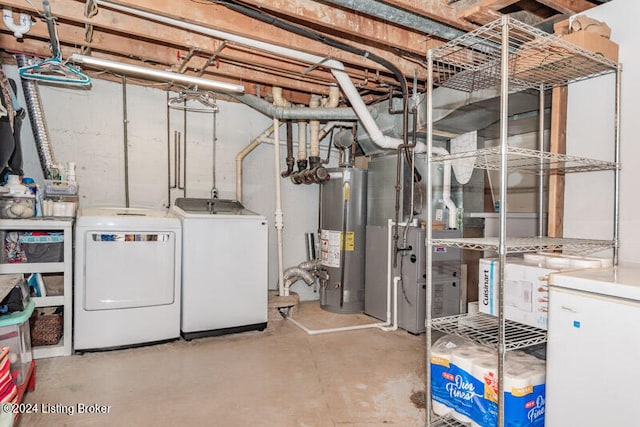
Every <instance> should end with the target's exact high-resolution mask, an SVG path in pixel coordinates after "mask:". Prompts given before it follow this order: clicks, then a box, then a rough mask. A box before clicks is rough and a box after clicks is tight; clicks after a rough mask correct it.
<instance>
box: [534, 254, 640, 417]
mask: <svg viewBox="0 0 640 427" xmlns="http://www.w3.org/2000/svg"><path fill="white" fill-rule="evenodd" d="M638 325H640V265H623V266H618V267H614V268H606V269H590V270H579V271H573V272H565V273H554V274H551V275H550V278H549V325H548V327H549V329H548V343H547V385H546V387H547V388H546V392H547V400H546V413H545V425H546V426H547V427H567V426H580V427H602V426H616V427H635V426H637V425H640V416H639V415H638V408H637V405H638V403H637V400H638V399H637V396H638V393H637V390H636V387H637V386H638V384H640V368H639V364H640V334H638Z"/></svg>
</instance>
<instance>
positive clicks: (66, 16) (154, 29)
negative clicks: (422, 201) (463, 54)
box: [0, 0, 416, 75]
mask: <svg viewBox="0 0 640 427" xmlns="http://www.w3.org/2000/svg"><path fill="white" fill-rule="evenodd" d="M50 3H51V8H52V12H53V14H54V15H55V16H56V17H57V18H58V19H59V22H60V24H59V26H60V25H64V24H65V21H70V22H75V23H78V24H82V25H84V24H92V25H94V27H95V28H102V29H104V30H105V31H110V32H119V33H122V34H124V35H127V36H129V38H130V39H129V40H128V41H126V42H125V43H124V45H123V48H127V47H129V46H133V45H135V44H136V43H137V42H138V40H140V39H147V40H154V41H155V42H157V43H161V44H169V45H172V46H178V45H180V46H183V48H184V49H185V50H189V48H191V47H196V48H199V49H201V50H204V51H209V52H213V51H215V49H216V47H217V46H218V45H219V44H220V40H217V39H214V38H212V37H209V36H206V35H202V34H198V33H194V32H190V31H186V30H182V29H178V28H175V27H171V26H167V25H164V24H159V23H157V22H152V21H149V20H145V19H141V18H137V17H135V16H131V15H126V14H122V13H118V12H115V11H112V10H109V9H107V8H104V7H101V8H100V9H99V12H98V14H97V15H96V16H95V17H93V18H91V19H89V18H86V17H85V16H84V12H83V8H84V1H69V0H50ZM147 3H155V2H153V1H152V2H147ZM158 3H159V2H158ZM176 3H180V4H182V3H183V2H176ZM172 4H173V2H172ZM189 4H193V5H198V6H199V7H201V8H202V7H204V6H215V7H216V8H218V9H210V10H208V13H205V12H204V11H203V10H200V12H201V13H203V16H206V17H208V16H216V17H217V19H218V21H222V22H226V21H225V16H226V15H227V14H230V13H233V14H234V15H235V16H233V19H231V18H229V21H231V22H237V23H238V26H237V27H236V26H233V25H231V24H229V22H226V27H221V26H219V25H217V22H218V21H216V22H214V24H216V25H213V27H215V28H219V29H221V30H224V31H227V32H234V33H237V29H238V28H249V29H250V31H251V32H255V34H262V35H264V31H263V30H265V31H266V29H265V28H263V27H266V28H268V29H269V31H270V32H271V33H270V35H271V36H272V39H271V40H265V41H268V42H270V43H274V44H282V43H280V42H283V41H287V42H288V43H289V46H288V47H292V48H295V49H298V50H303V51H308V52H310V53H314V54H317V55H320V56H331V57H332V58H334V59H337V60H339V61H342V62H343V63H344V64H345V66H346V67H347V70H346V71H347V72H348V73H350V74H351V71H352V70H353V69H354V67H357V68H359V69H360V70H362V69H368V70H369V71H371V72H374V73H375V72H383V73H384V72H387V70H386V69H384V67H382V66H380V65H378V64H376V63H374V62H372V61H368V60H366V59H365V58H362V57H361V56H359V55H354V54H351V53H348V52H344V51H339V50H337V49H332V48H330V47H328V46H326V45H324V44H322V43H319V42H313V41H311V40H309V39H305V38H302V37H296V36H293V35H292V34H291V33H289V32H286V31H283V30H279V29H276V28H275V27H272V26H268V25H266V24H264V25H258V24H257V23H256V21H255V20H250V19H249V18H246V17H242V16H240V15H238V14H237V13H234V12H231V11H229V10H227V9H226V8H224V7H221V6H217V5H213V4H206V5H201V4H198V3H191V2H189ZM0 5H1V6H6V7H11V8H14V9H16V10H21V11H24V12H27V13H30V14H31V15H32V17H34V18H37V16H36V15H35V14H34V12H33V10H32V9H25V3H24V0H0ZM134 6H135V5H134ZM221 15H222V18H221V17H220V16H221ZM200 18H201V22H199V23H200V24H202V25H205V26H209V27H212V25H211V24H209V23H208V22H209V21H210V20H209V19H207V20H206V21H205V20H204V19H203V18H202V16H201V17H200ZM176 19H179V20H181V19H182V18H180V17H176ZM238 19H240V21H238ZM36 20H38V19H36ZM38 21H39V22H38V23H36V24H35V25H44V23H43V22H42V21H41V20H38ZM274 30H277V31H274ZM27 37H28V34H27ZM82 39H84V37H82ZM370 50H371V51H372V53H376V54H377V53H378V51H377V50H375V49H370ZM253 54H254V55H255V54H261V55H262V53H260V52H257V51H255V50H253ZM384 55H386V57H388V58H389V59H390V60H392V61H393V62H394V63H396V64H397V65H398V67H399V68H400V69H401V70H402V71H403V73H406V74H407V75H412V73H413V70H414V69H415V68H416V64H415V63H413V62H411V61H408V60H404V59H402V58H400V57H397V56H394V55H393V54H391V53H389V52H384ZM280 60H282V58H280ZM307 65H308V64H305V67H306V66H307ZM361 73H362V71H361Z"/></svg>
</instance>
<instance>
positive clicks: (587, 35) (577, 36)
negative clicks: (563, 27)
mask: <svg viewBox="0 0 640 427" xmlns="http://www.w3.org/2000/svg"><path fill="white" fill-rule="evenodd" d="M561 37H562V38H563V39H564V40H566V41H568V42H570V43H573V44H575V45H576V46H579V47H582V48H584V49H587V50H589V51H591V52H593V53H595V54H596V55H602V56H604V57H605V58H607V59H610V60H612V61H614V62H618V44H617V43H615V42H612V41H611V40H609V39H608V38H606V37H603V36H601V35H598V34H597V33H594V32H590V31H586V30H581V31H575V32H573V33H569V34H565V35H563V36H561Z"/></svg>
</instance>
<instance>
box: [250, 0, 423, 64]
mask: <svg viewBox="0 0 640 427" xmlns="http://www.w3.org/2000/svg"><path fill="white" fill-rule="evenodd" d="M247 3H251V4H253V5H254V6H257V7H259V8H260V9H261V10H267V11H270V12H276V13H277V14H279V15H286V16H288V17H291V18H295V20H296V21H299V20H303V21H305V22H310V23H312V24H314V26H317V27H319V28H321V31H322V32H324V33H328V34H331V35H332V36H333V37H334V38H341V39H344V38H349V39H350V40H354V41H355V40H358V41H359V42H360V43H362V42H363V40H366V41H368V42H370V43H375V44H378V45H385V46H393V47H397V48H401V49H404V50H407V51H410V52H413V53H417V54H424V53H425V51H426V49H425V46H426V41H427V39H428V38H430V36H429V35H428V34H426V33H425V32H418V31H414V30H409V29H406V28H403V27H400V26H397V25H394V24H392V23H390V22H382V21H378V20H375V19H371V18H370V17H368V16H364V15H362V14H359V13H354V12H351V11H349V10H340V9H335V8H331V7H327V6H326V5H324V4H321V3H318V2H315V1H311V0H296V1H291V0H247ZM345 35H346V36H347V37H345Z"/></svg>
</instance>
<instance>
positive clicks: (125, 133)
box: [122, 76, 129, 208]
mask: <svg viewBox="0 0 640 427" xmlns="http://www.w3.org/2000/svg"><path fill="white" fill-rule="evenodd" d="M122 139H123V145H124V205H125V207H127V208H128V207H129V119H128V117H127V76H122Z"/></svg>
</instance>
